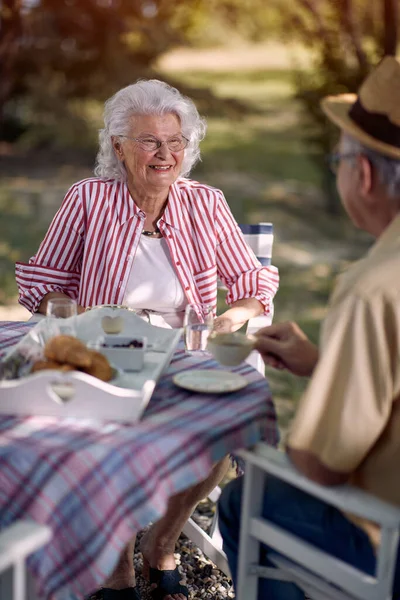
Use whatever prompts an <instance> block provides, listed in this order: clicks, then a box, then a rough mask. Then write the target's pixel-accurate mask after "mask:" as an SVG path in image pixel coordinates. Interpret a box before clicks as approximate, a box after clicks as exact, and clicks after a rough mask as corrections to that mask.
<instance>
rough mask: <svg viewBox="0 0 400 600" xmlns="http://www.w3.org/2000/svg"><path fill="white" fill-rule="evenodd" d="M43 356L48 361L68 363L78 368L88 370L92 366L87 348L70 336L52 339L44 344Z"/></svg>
mask: <svg viewBox="0 0 400 600" xmlns="http://www.w3.org/2000/svg"><path fill="white" fill-rule="evenodd" d="M44 355H45V357H46V358H47V359H48V360H52V361H56V362H59V363H68V364H69V365H73V366H74V367H79V368H88V367H90V366H91V364H92V356H91V353H90V351H89V350H88V348H86V346H85V344H83V343H82V342H81V341H80V340H78V339H77V338H75V337H73V336H71V335H57V336H55V337H53V338H52V339H51V340H49V341H48V342H47V343H46V345H45V347H44Z"/></svg>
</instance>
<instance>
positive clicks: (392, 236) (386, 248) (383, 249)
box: [368, 213, 400, 256]
mask: <svg viewBox="0 0 400 600" xmlns="http://www.w3.org/2000/svg"><path fill="white" fill-rule="evenodd" d="M396 248H399V249H400V213H399V214H398V215H397V216H396V217H395V218H394V219H393V221H391V222H390V223H389V225H388V226H387V227H386V229H384V231H383V232H382V233H381V235H380V236H379V238H378V239H377V240H376V242H375V244H374V245H373V246H372V248H371V250H370V251H369V253H368V254H369V256H378V255H379V254H387V253H388V252H393V250H395V249H396Z"/></svg>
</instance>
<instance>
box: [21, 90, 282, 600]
mask: <svg viewBox="0 0 400 600" xmlns="http://www.w3.org/2000/svg"><path fill="white" fill-rule="evenodd" d="M104 121H105V128H104V129H103V130H102V131H101V132H100V150H99V153H98V156H97V165H96V169H95V174H96V177H93V178H89V179H85V180H83V181H80V182H78V183H76V184H75V185H73V186H72V187H71V188H70V190H69V191H68V193H67V195H66V197H65V199H64V201H63V203H62V205H61V208H60V209H59V211H58V212H57V214H56V216H55V217H54V219H53V221H52V223H51V225H50V228H49V230H48V232H47V234H46V237H45V239H44V240H43V242H42V244H41V245H40V248H39V250H38V252H37V254H36V255H35V256H34V257H33V258H31V260H30V261H29V264H22V263H18V264H17V283H18V286H19V291H20V302H21V304H23V305H24V306H26V307H27V308H28V309H29V310H30V311H31V312H39V313H45V312H46V306H47V302H48V300H49V299H51V298H54V297H63V296H69V297H72V298H75V299H77V301H78V305H79V309H78V310H79V311H83V310H84V309H85V308H87V307H89V306H94V305H98V304H105V303H106V304H125V305H128V306H131V307H134V308H136V309H139V310H143V311H145V313H146V314H147V315H150V317H149V319H150V321H151V322H154V324H157V325H159V324H164V325H166V326H170V327H180V326H181V325H182V323H183V315H184V310H185V306H186V305H187V304H188V303H206V304H209V305H212V306H213V307H214V310H215V308H216V299H217V275H219V277H220V278H221V279H222V281H223V282H224V283H225V285H226V287H227V289H228V292H227V303H228V304H229V305H230V308H229V309H228V310H227V311H226V312H225V313H224V314H223V315H221V316H219V317H217V318H216V320H215V328H216V329H218V330H221V331H230V330H234V329H237V328H239V327H240V326H241V325H242V324H243V323H245V322H246V321H247V320H248V319H249V318H251V317H254V316H257V315H259V314H261V313H263V312H264V313H266V314H268V312H269V311H270V308H271V303H272V299H273V296H274V294H275V292H276V290H277V286H278V275H277V271H276V269H275V268H274V267H262V266H261V265H260V263H259V262H258V261H257V259H256V258H255V256H254V254H253V252H252V251H251V250H250V249H249V248H248V246H247V245H246V243H245V242H244V239H243V236H242V234H241V232H240V229H239V227H238V225H237V223H236V222H235V220H234V218H233V216H232V214H231V211H230V210H229V207H228V205H227V203H226V200H225V198H224V195H223V194H222V192H221V191H220V190H217V189H214V188H212V187H210V186H207V185H204V184H200V183H198V182H196V181H192V180H190V179H186V178H185V177H186V176H187V175H188V174H189V172H190V170H191V168H192V167H193V165H194V164H195V163H196V161H197V160H198V159H199V155H200V152H199V142H200V141H201V139H202V138H203V136H204V133H205V123H204V121H203V120H202V119H201V118H200V116H199V114H198V112H197V110H196V108H195V106H194V104H193V102H192V101H191V100H190V99H188V98H186V97H184V96H182V95H181V94H180V93H179V92H178V90H176V89H174V88H172V87H170V86H169V85H167V84H166V83H163V82H161V81H157V80H149V81H138V82H137V83H135V84H133V85H130V86H128V87H126V88H124V89H122V90H120V91H119V92H118V93H116V94H115V95H114V96H113V97H112V98H111V99H110V100H108V102H107V103H106V106H105V115H104ZM154 315H155V317H154ZM154 318H155V319H156V320H153V319H154ZM226 466H227V461H226V460H225V461H222V462H221V463H219V464H218V465H216V466H215V467H214V469H213V471H212V472H211V473H210V476H209V477H208V479H207V480H206V481H205V482H204V483H202V484H201V485H198V486H196V488H192V489H190V490H189V491H187V492H184V493H182V494H179V496H176V497H174V498H172V499H171V501H170V503H169V506H168V510H167V513H166V515H165V516H164V517H163V518H162V519H161V520H160V521H159V522H158V523H156V524H155V525H154V526H153V527H152V528H151V529H150V530H149V533H148V534H147V535H146V536H145V537H144V539H143V542H142V552H143V558H144V566H145V569H144V570H145V574H147V576H148V578H149V580H150V583H151V584H152V595H153V598H154V599H155V600H184V598H186V597H187V595H188V593H187V588H186V587H185V586H182V585H181V584H180V583H179V579H180V575H179V573H178V571H177V569H176V568H175V561H174V554H173V553H174V546H175V542H176V540H177V538H178V536H179V534H180V531H181V529H182V527H183V525H184V523H185V522H186V520H187V519H188V517H189V516H190V514H191V512H192V511H193V508H194V506H195V505H196V504H197V503H198V502H199V500H200V499H202V498H204V497H205V496H206V495H207V494H208V493H209V492H210V491H211V490H212V489H213V488H214V487H215V485H216V484H217V483H218V482H219V481H220V479H221V478H222V476H223V474H224V472H225V470H226ZM132 544H133V541H132V543H131V544H130V545H129V547H128V548H127V549H126V551H125V553H124V555H123V556H122V557H121V559H120V562H119V564H118V566H117V568H116V569H115V571H114V573H113V574H112V576H111V577H110V579H109V580H108V581H107V582H105V584H104V586H105V587H104V588H103V589H102V590H100V591H99V592H97V593H96V594H95V596H93V597H94V598H103V599H108V598H110V599H111V598H112V599H115V600H118V599H120V600H122V599H124V598H138V597H139V596H138V592H137V590H136V589H135V587H134V586H135V577H134V571H133V563H132Z"/></svg>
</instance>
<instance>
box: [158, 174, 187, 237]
mask: <svg viewBox="0 0 400 600" xmlns="http://www.w3.org/2000/svg"><path fill="white" fill-rule="evenodd" d="M178 181H179V179H178ZM178 181H175V183H173V184H172V185H171V187H170V188H169V194H168V202H167V206H166V207H165V211H164V214H163V216H162V217H161V220H162V221H164V223H166V224H167V225H170V226H171V227H173V228H174V229H178V230H180V229H181V227H182V225H181V221H182V211H183V210H184V207H183V204H182V200H181V190H180V188H179V185H178Z"/></svg>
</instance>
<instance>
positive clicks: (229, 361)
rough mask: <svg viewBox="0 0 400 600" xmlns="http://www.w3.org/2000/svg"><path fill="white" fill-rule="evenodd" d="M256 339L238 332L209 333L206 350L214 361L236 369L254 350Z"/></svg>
mask: <svg viewBox="0 0 400 600" xmlns="http://www.w3.org/2000/svg"><path fill="white" fill-rule="evenodd" d="M255 342H256V338H255V337H254V336H253V335H246V334H245V333H241V332H240V331H235V332H232V333H217V332H215V331H214V332H212V333H210V335H209V337H208V340H207V350H208V351H209V352H211V354H212V355H213V357H214V358H215V360H217V361H218V362H219V363H220V364H221V365H225V366H227V367H236V366H237V365H240V363H241V362H243V361H244V360H245V359H246V358H247V357H248V356H249V354H250V353H251V352H252V350H254V345H255Z"/></svg>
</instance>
